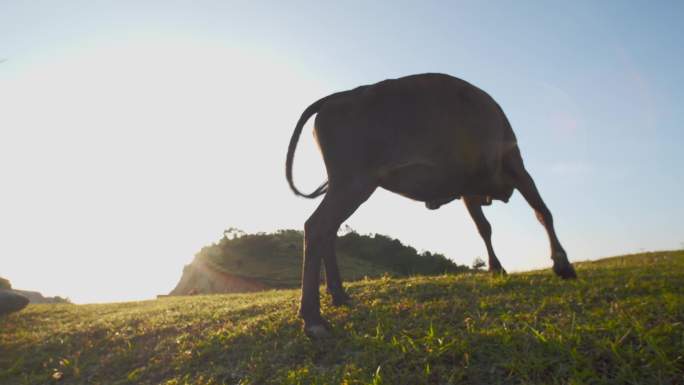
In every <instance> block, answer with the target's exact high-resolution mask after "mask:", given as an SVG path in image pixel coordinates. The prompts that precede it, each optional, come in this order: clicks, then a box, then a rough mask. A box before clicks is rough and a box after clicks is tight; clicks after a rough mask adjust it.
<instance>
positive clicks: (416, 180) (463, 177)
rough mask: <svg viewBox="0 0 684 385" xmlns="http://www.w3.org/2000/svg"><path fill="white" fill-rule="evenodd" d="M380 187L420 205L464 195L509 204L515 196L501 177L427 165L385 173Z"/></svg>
mask: <svg viewBox="0 0 684 385" xmlns="http://www.w3.org/2000/svg"><path fill="white" fill-rule="evenodd" d="M456 169H458V168H456ZM380 187H382V188H384V189H386V190H389V191H391V192H394V193H397V194H399V195H402V196H405V197H407V198H410V199H413V200H417V201H420V202H439V201H450V200H453V199H458V198H460V197H462V196H464V195H479V196H484V197H490V198H493V199H500V200H503V201H507V200H508V198H509V197H510V194H511V193H512V187H511V186H509V183H506V182H505V181H504V180H503V179H502V178H501V177H498V178H497V177H496V176H495V175H489V174H488V173H475V174H468V173H464V172H454V171H453V169H451V170H447V169H444V168H439V167H435V166H431V165H426V164H411V165H406V166H402V167H398V168H393V169H392V170H389V171H387V172H384V173H382V175H381V178H380Z"/></svg>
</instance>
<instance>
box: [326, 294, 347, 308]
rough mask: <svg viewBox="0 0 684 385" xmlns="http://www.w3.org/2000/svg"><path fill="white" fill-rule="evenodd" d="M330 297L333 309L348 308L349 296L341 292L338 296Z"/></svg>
mask: <svg viewBox="0 0 684 385" xmlns="http://www.w3.org/2000/svg"><path fill="white" fill-rule="evenodd" d="M331 296H332V305H333V306H335V307H339V306H349V301H351V297H350V296H349V294H347V293H345V292H342V293H340V294H331Z"/></svg>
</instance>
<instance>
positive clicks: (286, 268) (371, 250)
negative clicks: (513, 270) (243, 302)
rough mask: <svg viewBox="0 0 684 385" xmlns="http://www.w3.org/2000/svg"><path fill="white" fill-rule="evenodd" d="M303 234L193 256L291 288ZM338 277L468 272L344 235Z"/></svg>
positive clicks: (395, 245)
mask: <svg viewBox="0 0 684 385" xmlns="http://www.w3.org/2000/svg"><path fill="white" fill-rule="evenodd" d="M303 252H304V251H303V233H302V232H301V231H297V230H280V231H277V232H275V233H261V234H240V236H238V237H228V236H224V237H223V238H222V239H221V240H219V241H218V242H217V243H214V244H212V245H210V246H206V247H204V248H202V250H200V251H199V253H197V255H196V256H195V258H196V259H197V260H200V261H202V262H204V263H206V264H208V265H210V266H212V267H213V268H217V269H219V270H221V271H223V272H226V273H229V274H234V275H238V276H240V277H245V278H248V279H252V280H256V281H259V282H261V283H264V284H266V285H267V286H269V287H273V288H296V287H299V285H300V280H301V275H302V254H303ZM336 252H337V258H338V262H339V265H340V273H341V275H342V278H343V279H344V280H345V281H355V280H358V279H362V278H364V277H380V276H383V275H384V274H389V275H392V276H395V277H406V276H409V275H416V274H421V275H434V274H442V273H456V272H463V271H468V270H469V269H468V267H467V266H459V265H456V264H455V263H454V262H452V261H451V260H449V259H447V258H446V257H444V256H443V255H441V254H432V253H430V252H423V253H420V254H419V253H418V252H417V251H416V249H414V248H413V247H410V246H406V245H404V244H402V243H401V242H400V241H399V240H397V239H392V238H390V237H387V236H384V235H380V234H375V235H373V236H369V235H361V234H358V233H356V232H353V231H352V232H349V233H347V234H345V235H343V236H340V237H338V239H337V242H336Z"/></svg>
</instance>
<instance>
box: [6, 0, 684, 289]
mask: <svg viewBox="0 0 684 385" xmlns="http://www.w3.org/2000/svg"><path fill="white" fill-rule="evenodd" d="M682 15H684V3H683V2H679V1H671V2H668V1H662V2H656V3H653V2H650V3H649V2H624V1H605V2H594V1H573V2H523V1H497V2H482V1H472V2H470V1H463V2H461V1H444V2H440V1H422V2H417V1H378V2H364V1H349V2H321V1H291V2H281V1H258V2H257V1H193V2H189V1H188V2H186V1H172V2H169V1H85V0H84V1H60V2H53V1H32V2H24V1H13V0H0V180H1V182H0V276H2V277H5V278H8V279H10V281H11V282H12V284H13V286H14V287H15V288H19V289H26V290H37V291H40V292H42V293H43V294H45V295H60V296H64V297H69V298H70V299H72V301H74V302H76V303H91V302H110V301H125V300H139V299H148V298H154V297H155V296H156V295H157V294H165V293H168V292H169V291H170V290H171V289H172V288H173V287H174V285H175V284H176V283H177V282H178V280H179V278H180V275H181V272H182V268H183V265H185V264H187V263H190V261H191V260H192V258H193V255H194V254H195V253H196V252H198V251H199V249H200V248H201V247H202V246H204V245H208V244H210V243H212V242H215V241H217V240H218V239H219V238H220V237H221V235H222V233H223V230H224V229H226V228H229V227H238V228H240V229H242V230H244V231H247V232H257V231H263V232H270V231H274V230H277V229H284V228H293V229H302V228H303V223H304V221H305V220H306V218H307V217H308V216H309V215H310V214H311V212H313V210H314V209H315V208H316V206H317V204H318V203H319V201H320V199H318V200H308V199H302V198H298V197H295V196H294V195H293V194H292V192H291V191H290V190H289V188H288V186H287V183H286V180H285V175H284V162H285V154H286V149H287V144H288V142H289V139H290V136H291V134H292V130H293V128H294V125H295V123H296V121H297V119H298V118H299V116H300V114H301V113H302V111H303V110H304V109H305V108H306V107H307V106H308V105H309V104H310V103H312V102H314V101H315V100H317V99H319V98H320V97H322V96H325V95H328V94H330V93H333V92H336V91H341V90H345V89H350V88H354V87H356V86H358V85H361V84H370V83H374V82H377V81H380V80H383V79H387V78H395V77H400V76H404V75H410V74H414V73H423V72H444V73H448V74H451V75H453V76H457V77H460V78H462V79H465V80H467V81H469V82H471V83H473V84H475V85H477V86H478V87H480V88H482V89H484V90H485V91H487V92H488V93H489V94H490V95H492V96H493V97H494V98H495V99H496V100H497V102H498V103H499V104H500V105H501V106H502V108H503V109H504V111H505V112H506V114H507V116H508V119H509V120H510V122H511V124H512V126H513V129H514V131H515V133H516V135H517V137H518V142H519V146H520V148H521V151H522V154H523V158H524V159H525V164H526V167H527V169H528V171H529V172H530V174H531V175H532V176H533V178H534V179H535V182H536V184H537V186H538V187H539V190H540V192H541V195H542V197H543V198H544V200H545V201H546V203H547V205H548V206H549V208H550V209H551V211H552V212H553V214H554V221H555V225H556V230H557V233H558V235H559V238H560V240H561V243H562V244H563V245H564V247H565V249H566V251H567V252H568V255H569V258H570V260H571V261H581V260H588V259H596V258H600V257H604V256H610V255H616V254H624V253H634V252H639V251H644V250H663V249H676V248H682V247H684V226H683V225H682V222H681V218H683V217H684V208H683V205H682V203H681V200H679V199H678V198H677V197H678V196H680V195H679V194H681V191H682V187H683V185H684V170H683V168H682V165H683V164H684V155H683V152H682V151H681V146H682V144H684V133H683V132H684V130H683V128H684V127H683V126H684V108H683V107H684V105H683V104H684V87H683V86H684V71H682V68H684V48H683V46H682V44H681V37H682V36H684V26H683V24H682V23H681V16H682ZM312 120H313V119H312ZM311 129H312V126H311V122H309V124H308V125H307V126H306V128H305V131H304V135H302V139H301V140H300V143H299V146H298V149H297V154H296V157H295V165H294V175H295V183H296V184H297V185H298V186H299V187H300V189H301V190H303V191H311V190H313V189H314V188H315V187H317V186H318V185H319V184H320V183H321V182H322V181H323V180H324V179H325V178H326V175H325V169H324V167H323V163H322V160H321V157H320V155H319V153H318V150H317V148H316V145H315V143H314V141H313V138H312V135H311ZM485 215H486V216H487V217H488V219H489V221H490V223H491V224H492V228H493V243H494V248H495V250H496V251H497V254H498V257H499V259H500V260H501V263H502V264H503V266H504V267H505V268H506V269H507V270H508V271H522V270H529V269H536V268H548V267H550V266H551V260H550V259H549V250H548V241H547V238H546V234H545V232H544V230H543V228H542V227H541V226H540V225H539V223H538V222H537V221H536V219H535V217H534V214H533V212H532V210H531V209H530V208H529V206H528V205H527V204H526V203H525V201H524V200H523V199H522V198H521V196H520V195H519V194H518V193H516V194H514V196H513V197H512V198H511V200H510V202H509V203H508V204H503V203H501V202H497V203H494V204H493V205H492V206H490V207H486V208H485ZM346 223H347V224H348V225H349V226H351V227H352V228H354V229H355V230H356V231H358V232H360V233H363V234H366V233H380V234H386V235H389V236H392V237H396V238H399V239H400V240H401V241H402V242H404V243H406V244H409V245H411V246H414V247H415V248H416V249H418V250H430V251H432V252H440V253H443V254H445V255H446V256H448V257H449V258H451V259H452V260H454V261H455V262H457V263H459V264H468V265H469V264H471V263H472V261H473V259H474V258H475V257H478V256H480V257H484V258H485V259H486V250H485V247H484V244H483V242H482V240H481V239H480V237H479V235H478V233H477V230H476V228H475V226H474V224H473V223H472V221H471V219H470V218H469V216H468V214H467V212H466V210H465V208H464V207H463V204H462V203H461V202H460V201H455V202H453V203H451V204H449V205H446V206H443V207H442V208H440V209H439V210H437V211H429V210H427V209H426V208H425V207H424V205H423V204H422V203H420V202H414V201H411V200H408V199H406V198H403V197H400V196H398V195H394V194H391V193H389V192H386V191H382V190H378V191H377V192H376V193H375V194H374V195H373V196H372V197H371V199H369V201H367V202H366V203H365V204H364V205H363V206H362V207H361V208H360V209H359V210H358V211H357V212H356V213H355V214H354V215H353V216H352V217H351V218H350V219H349V220H348V221H347V222H346Z"/></svg>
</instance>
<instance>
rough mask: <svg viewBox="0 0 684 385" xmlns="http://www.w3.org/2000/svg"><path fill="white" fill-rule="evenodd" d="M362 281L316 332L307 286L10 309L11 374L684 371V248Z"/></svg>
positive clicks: (373, 376)
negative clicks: (564, 265)
mask: <svg viewBox="0 0 684 385" xmlns="http://www.w3.org/2000/svg"><path fill="white" fill-rule="evenodd" d="M575 266H576V269H577V272H578V274H579V276H580V278H579V279H578V280H577V281H570V282H567V281H561V280H559V279H557V278H555V277H553V276H552V275H551V273H549V272H548V271H533V272H527V273H520V274H511V275H509V276H507V277H491V276H489V275H487V274H463V275H443V276H437V277H429V278H427V277H412V278H403V279H390V278H381V279H377V280H367V281H359V282H355V283H351V284H349V285H348V288H349V291H350V294H351V295H352V296H353V306H352V307H348V308H332V307H331V306H330V305H329V304H330V300H329V298H324V300H323V313H324V315H326V316H327V317H328V319H330V321H331V323H332V325H333V328H334V334H335V337H334V338H332V339H329V340H325V341H321V342H312V341H310V340H308V339H307V338H306V337H305V336H304V335H303V333H302V331H301V324H300V321H299V320H298V318H297V317H296V311H297V305H298V295H299V293H298V291H297V290H282V291H269V292H261V293H256V294H232V295H207V296H195V297H177V298H164V299H160V300H154V301H143V302H132V303H121V304H105V305H35V306H34V305H31V306H29V307H28V308H27V309H25V310H24V311H22V312H20V313H16V314H13V315H10V316H7V317H5V318H2V319H0V383H1V384H47V383H61V384H684V251H671V252H657V253H645V254H639V255H630V256H624V257H616V258H609V259H604V260H601V261H597V262H585V263H578V264H575Z"/></svg>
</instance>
